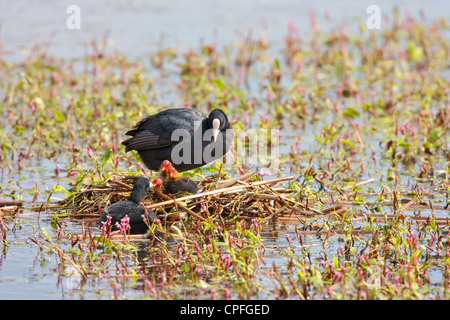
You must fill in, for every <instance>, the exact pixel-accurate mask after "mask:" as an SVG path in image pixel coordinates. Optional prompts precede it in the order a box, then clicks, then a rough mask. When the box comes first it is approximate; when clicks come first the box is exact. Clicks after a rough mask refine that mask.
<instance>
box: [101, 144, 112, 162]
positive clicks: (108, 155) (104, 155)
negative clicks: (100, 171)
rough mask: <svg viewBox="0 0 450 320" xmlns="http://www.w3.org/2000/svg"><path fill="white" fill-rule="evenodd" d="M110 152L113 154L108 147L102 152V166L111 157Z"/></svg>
mask: <svg viewBox="0 0 450 320" xmlns="http://www.w3.org/2000/svg"><path fill="white" fill-rule="evenodd" d="M112 154H113V151H112V148H111V147H108V148H107V149H106V151H105V153H104V154H103V158H102V167H104V166H105V164H106V163H107V162H108V161H109V159H111V156H112Z"/></svg>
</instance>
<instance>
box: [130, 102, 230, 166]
mask: <svg viewBox="0 0 450 320" xmlns="http://www.w3.org/2000/svg"><path fill="white" fill-rule="evenodd" d="M177 129H181V130H179V131H176V130H177ZM199 129H201V131H199ZM183 133H185V135H183ZM126 135H129V136H132V137H131V138H129V139H127V140H125V141H123V142H122V144H123V145H125V151H126V152H128V151H131V150H136V151H137V152H138V153H139V156H140V157H141V159H142V161H143V162H144V164H145V166H146V167H147V168H149V169H151V170H155V171H157V170H159V168H160V166H161V163H162V162H163V161H164V160H166V159H167V160H169V161H170V162H172V163H173V165H174V167H175V169H177V170H178V171H180V172H181V171H187V170H192V169H195V168H198V167H201V166H203V165H205V164H207V163H210V162H212V161H215V160H217V159H219V158H221V157H223V156H224V155H225V154H226V153H227V152H228V150H229V148H230V146H231V142H232V140H233V136H234V133H233V127H232V126H231V124H230V122H229V121H228V118H227V116H226V115H225V113H224V112H223V111H222V110H220V109H214V110H212V111H211V112H210V114H209V115H206V114H204V113H202V112H200V111H197V110H193V109H186V108H173V109H167V110H164V111H161V112H159V113H157V114H155V115H151V116H149V117H147V118H145V119H143V120H141V121H140V122H138V123H137V124H136V126H135V127H134V128H133V129H132V130H130V131H128V132H127V133H126ZM205 140H206V141H205ZM183 150H188V151H187V152H186V154H185V153H184V152H183ZM189 153H190V155H189Z"/></svg>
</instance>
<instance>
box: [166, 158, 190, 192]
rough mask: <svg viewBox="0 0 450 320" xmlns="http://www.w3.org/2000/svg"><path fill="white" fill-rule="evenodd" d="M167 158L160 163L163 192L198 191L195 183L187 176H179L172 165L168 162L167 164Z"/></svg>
mask: <svg viewBox="0 0 450 320" xmlns="http://www.w3.org/2000/svg"><path fill="white" fill-rule="evenodd" d="M166 162H168V160H165V161H164V162H163V164H162V165H161V170H160V172H161V176H162V177H163V185H164V190H163V193H165V194H169V193H172V194H173V193H177V192H189V193H198V192H199V190H198V186H197V184H196V183H195V182H194V181H192V180H191V179H190V178H189V177H180V175H179V174H178V171H177V170H176V169H175V168H174V167H173V166H172V164H171V163H170V162H169V165H167V164H166Z"/></svg>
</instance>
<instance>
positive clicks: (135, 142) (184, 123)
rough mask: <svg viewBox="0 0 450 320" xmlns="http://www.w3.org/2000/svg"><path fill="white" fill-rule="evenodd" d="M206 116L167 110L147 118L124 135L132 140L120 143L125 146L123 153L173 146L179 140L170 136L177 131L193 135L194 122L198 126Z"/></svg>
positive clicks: (189, 110)
mask: <svg viewBox="0 0 450 320" xmlns="http://www.w3.org/2000/svg"><path fill="white" fill-rule="evenodd" d="M206 117H207V116H206V115H205V114H203V113H201V112H200V111H195V110H192V109H185V108H176V109H167V110H164V111H161V112H160V113H157V114H155V115H152V116H149V117H147V118H145V119H143V120H141V121H140V122H138V123H137V124H136V126H135V127H134V128H133V129H132V130H130V131H128V132H127V133H126V135H130V136H132V138H130V139H128V140H125V141H123V142H122V144H123V145H125V146H126V148H125V151H126V152H128V151H131V150H137V151H139V150H149V149H157V148H164V147H168V146H171V145H175V144H177V143H179V142H180V139H172V134H173V132H174V131H175V130H177V129H184V130H187V131H186V132H188V133H189V134H190V136H192V135H193V134H194V128H195V122H198V124H199V125H200V123H201V121H202V120H204V119H206Z"/></svg>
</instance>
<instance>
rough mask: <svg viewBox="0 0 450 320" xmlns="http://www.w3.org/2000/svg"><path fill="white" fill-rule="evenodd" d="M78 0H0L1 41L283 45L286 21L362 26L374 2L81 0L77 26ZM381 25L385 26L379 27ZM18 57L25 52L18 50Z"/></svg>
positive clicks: (384, 6) (434, 12)
mask: <svg viewBox="0 0 450 320" xmlns="http://www.w3.org/2000/svg"><path fill="white" fill-rule="evenodd" d="M73 3H74V2H73V1H68V0H64V1H57V2H54V1H33V0H26V1H5V0H4V1H1V4H0V23H1V34H0V36H1V37H0V40H1V41H2V43H3V49H4V50H5V51H6V52H13V53H15V52H16V51H17V49H22V55H24V56H26V55H27V54H28V53H29V50H32V46H33V45H34V44H35V43H40V44H42V45H45V46H48V50H49V53H50V54H51V55H54V56H61V57H65V58H74V57H80V56H83V55H84V54H85V53H86V48H85V44H86V43H89V42H91V41H92V40H96V41H97V42H101V41H102V39H103V38H104V37H105V36H107V38H108V45H109V46H110V47H111V49H112V50H117V51H119V52H121V53H123V54H125V55H127V56H129V57H132V58H134V57H141V56H145V55H146V54H148V53H149V52H151V51H153V50H154V49H155V47H156V46H157V44H158V43H159V42H160V41H161V39H162V38H163V40H162V43H163V45H164V46H167V47H174V46H179V47H181V48H187V47H195V46H197V45H198V44H199V43H200V42H201V41H205V42H207V43H212V42H217V43H218V44H219V45H220V44H226V43H230V42H231V41H234V40H236V37H238V36H239V35H242V34H243V35H245V34H247V33H248V32H253V34H254V35H258V36H259V35H261V34H262V32H263V31H264V30H266V31H267V37H268V40H269V42H270V44H271V46H273V45H276V44H280V43H281V42H282V40H283V39H282V37H283V36H284V34H285V32H286V30H287V26H288V22H289V20H293V21H294V22H295V24H296V25H297V26H298V27H299V30H300V33H301V34H302V33H308V32H309V31H310V30H311V27H310V18H309V17H310V12H311V11H313V12H315V16H316V20H317V24H318V25H319V26H320V28H322V30H324V31H326V30H330V29H332V28H335V27H336V26H338V25H340V24H342V23H344V22H345V23H348V24H349V27H355V26H356V25H357V23H356V21H355V17H357V18H359V19H361V20H362V21H366V20H367V18H368V16H369V15H368V14H367V13H366V10H367V8H368V6H370V5H372V4H374V2H373V1H370V0H364V1H352V0H341V1H316V2H313V3H312V2H309V1H296V0H285V1H271V0H248V1H239V0H231V1H218V0H213V1H208V0H197V1H181V0H175V1H165V2H163V3H161V2H160V1H143V0H129V1H125V0H122V1H106V0H103V1H95V2H92V1H87V0H82V1H76V4H77V5H78V6H79V7H80V11H81V12H80V17H81V21H80V26H81V29H80V30H76V29H74V30H69V29H68V28H67V26H66V20H67V19H68V17H69V14H67V13H66V9H67V7H68V6H69V5H71V4H73ZM376 4H377V5H378V6H379V7H380V11H381V15H382V16H384V15H390V14H391V13H392V10H393V8H394V7H398V8H399V9H400V11H401V12H405V11H406V10H407V11H409V12H410V13H411V14H412V15H413V16H414V17H420V11H421V10H423V11H424V12H425V18H426V19H431V18H434V17H436V16H442V15H445V14H447V15H448V12H449V6H450V5H449V3H448V2H447V1H445V0H444V1H443V0H431V1H427V2H426V3H423V2H422V1H400V0H396V1H388V0H384V1H377V2H376ZM382 27H383V26H382V25H381V28H382ZM15 58H17V59H20V56H16V57H15Z"/></svg>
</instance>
